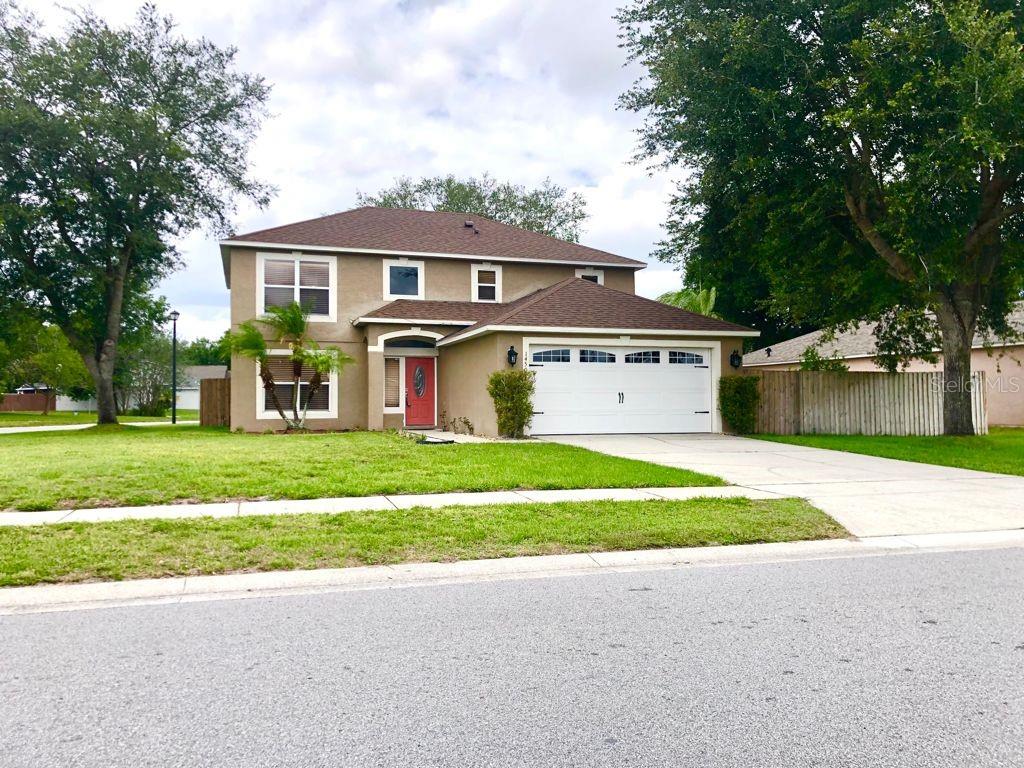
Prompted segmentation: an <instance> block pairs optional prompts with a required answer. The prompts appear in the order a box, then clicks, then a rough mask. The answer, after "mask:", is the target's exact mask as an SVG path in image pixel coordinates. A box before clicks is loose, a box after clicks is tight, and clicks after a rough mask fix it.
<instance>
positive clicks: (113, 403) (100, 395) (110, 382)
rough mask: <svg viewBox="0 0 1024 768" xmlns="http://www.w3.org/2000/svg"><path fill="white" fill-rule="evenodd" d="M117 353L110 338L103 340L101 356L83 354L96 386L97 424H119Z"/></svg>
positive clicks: (83, 359)
mask: <svg viewBox="0 0 1024 768" xmlns="http://www.w3.org/2000/svg"><path fill="white" fill-rule="evenodd" d="M115 355H116V346H115V343H114V342H113V341H111V340H110V339H107V340H106V341H105V342H103V347H102V351H101V352H100V354H99V357H93V356H92V355H87V354H83V355H82V361H83V362H84V363H85V367H86V369H88V371H89V375H90V376H92V381H93V384H94V385H95V386H96V416H97V418H96V423H97V424H117V398H116V397H115V395H114V358H115Z"/></svg>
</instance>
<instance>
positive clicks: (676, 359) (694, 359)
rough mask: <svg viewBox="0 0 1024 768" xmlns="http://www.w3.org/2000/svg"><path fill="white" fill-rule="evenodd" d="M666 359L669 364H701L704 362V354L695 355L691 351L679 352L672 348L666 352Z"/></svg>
mask: <svg viewBox="0 0 1024 768" xmlns="http://www.w3.org/2000/svg"><path fill="white" fill-rule="evenodd" d="M668 361H669V363H671V364H679V365H702V364H703V363H704V355H695V354H694V353H693V352H679V351H678V350H675V349H673V350H670V351H669V353H668Z"/></svg>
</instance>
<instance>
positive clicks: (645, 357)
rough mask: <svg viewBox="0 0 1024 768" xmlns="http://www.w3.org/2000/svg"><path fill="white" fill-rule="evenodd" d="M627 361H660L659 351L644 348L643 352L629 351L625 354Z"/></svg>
mask: <svg viewBox="0 0 1024 768" xmlns="http://www.w3.org/2000/svg"><path fill="white" fill-rule="evenodd" d="M626 362H627V363H660V362H661V352H659V351H658V350H656V349H654V350H645V351H644V352H630V353H629V354H628V355H626Z"/></svg>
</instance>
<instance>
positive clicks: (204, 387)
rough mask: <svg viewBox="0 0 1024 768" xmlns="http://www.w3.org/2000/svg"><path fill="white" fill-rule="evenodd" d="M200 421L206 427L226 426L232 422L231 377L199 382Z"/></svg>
mask: <svg viewBox="0 0 1024 768" xmlns="http://www.w3.org/2000/svg"><path fill="white" fill-rule="evenodd" d="M199 423H200V424H201V425H203V426H204V427H226V426H228V425H229V424H230V423H231V379H202V380H201V381H200V382H199Z"/></svg>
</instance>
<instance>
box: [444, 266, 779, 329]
mask: <svg viewBox="0 0 1024 768" xmlns="http://www.w3.org/2000/svg"><path fill="white" fill-rule="evenodd" d="M494 306H500V307H501V311H500V312H498V313H496V314H494V315H493V316H491V317H488V318H485V319H483V320H481V321H478V322H477V323H476V324H475V325H473V326H471V327H469V328H464V329H462V330H459V331H456V332H455V333H451V334H449V335H448V336H445V337H444V338H443V339H442V340H441V341H439V342H438V344H439V345H445V344H450V343H455V342H457V341H461V340H463V339H465V338H470V337H472V336H478V335H480V334H483V333H489V332H491V331H500V330H526V329H537V330H551V329H559V330H560V329H566V330H572V331H576V332H579V331H592V332H601V331H605V332H607V331H610V330H612V331H623V332H641V331H643V332H650V331H655V332H659V331H662V332H667V333H676V332H685V333H693V334H699V335H708V336H711V335H716V334H717V335H722V336H757V335H759V333H758V331H755V330H753V329H751V328H747V327H745V326H742V325H736V324H735V323H730V322H727V321H725V320H719V319H718V318H714V317H706V316H704V315H698V314H696V313H694V312H687V311H686V310H684V309H679V308H677V307H673V306H670V305H668V304H662V303H661V302H659V301H652V300H651V299H645V298H643V297H642V296H637V295H635V294H632V293H626V292H625V291H617V290H615V289H614V288H608V287H606V286H603V285H598V284H597V283H594V282H591V281H589V280H582V279H580V278H577V277H570V278H566V279H565V280H562V281H561V282H558V283H555V284H554V285H551V286H548V287H547V288H542V289H541V290H539V291H536V292H534V293H531V294H529V295H528V296H524V297H523V298H521V299H518V300H516V301H513V302H511V303H509V304H503V305H494Z"/></svg>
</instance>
